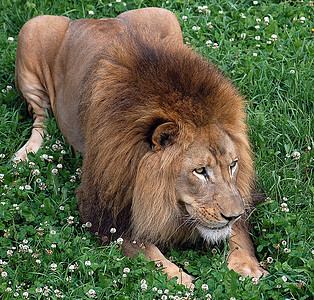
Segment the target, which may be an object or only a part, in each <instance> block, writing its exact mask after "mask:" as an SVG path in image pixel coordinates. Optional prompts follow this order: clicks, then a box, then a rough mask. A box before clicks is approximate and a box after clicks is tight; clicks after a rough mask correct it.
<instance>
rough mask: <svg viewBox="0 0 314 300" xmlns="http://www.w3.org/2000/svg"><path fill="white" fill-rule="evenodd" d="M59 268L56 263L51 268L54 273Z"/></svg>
mask: <svg viewBox="0 0 314 300" xmlns="http://www.w3.org/2000/svg"><path fill="white" fill-rule="evenodd" d="M57 267H58V265H57V264H55V263H52V264H51V265H50V268H51V270H52V271H56V270H57Z"/></svg>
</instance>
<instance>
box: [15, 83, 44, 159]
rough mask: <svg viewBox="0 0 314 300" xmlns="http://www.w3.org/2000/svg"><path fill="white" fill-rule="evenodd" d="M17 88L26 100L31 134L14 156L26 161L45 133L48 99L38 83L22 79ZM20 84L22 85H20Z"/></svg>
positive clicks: (40, 142) (37, 148) (36, 148)
mask: <svg viewBox="0 0 314 300" xmlns="http://www.w3.org/2000/svg"><path fill="white" fill-rule="evenodd" d="M21 81H22V82H20V86H19V87H18V89H19V92H20V94H21V95H22V97H23V98H24V99H25V100H26V103H27V106H28V110H29V112H30V113H31V114H32V115H33V120H34V122H33V128H32V134H31V137H30V138H29V140H28V141H27V142H26V144H25V145H24V146H23V147H22V148H21V149H19V150H18V151H17V152H16V153H15V156H16V157H18V158H20V159H21V160H26V159H27V154H28V153H30V152H33V153H36V152H37V151H38V150H39V148H40V146H41V144H42V142H43V136H44V133H45V131H46V130H45V128H44V122H45V120H46V111H47V109H49V108H50V103H49V98H48V96H47V94H46V93H45V92H44V91H43V90H42V86H41V84H40V81H39V80H38V82H36V80H35V81H28V80H27V79H22V80H21ZM21 83H22V84H21Z"/></svg>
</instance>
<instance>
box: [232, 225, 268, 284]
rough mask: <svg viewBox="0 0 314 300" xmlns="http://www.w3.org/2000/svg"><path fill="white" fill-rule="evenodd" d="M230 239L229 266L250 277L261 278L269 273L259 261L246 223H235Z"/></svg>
mask: <svg viewBox="0 0 314 300" xmlns="http://www.w3.org/2000/svg"><path fill="white" fill-rule="evenodd" d="M233 227H234V228H233V230H232V237H231V238H230V241H229V246H230V251H229V254H228V259H227V261H228V268H229V269H230V270H231V269H232V270H234V271H235V272H237V273H239V274H241V275H244V276H249V277H256V278H259V277H261V276H263V275H264V276H265V275H267V274H268V272H267V271H266V270H264V269H263V268H262V267H261V266H260V265H259V262H258V261H257V258H256V256H255V253H254V246H253V243H252V240H251V238H250V235H249V232H248V230H247V227H246V225H245V224H244V223H242V224H241V223H239V224H235V225H234V226H233Z"/></svg>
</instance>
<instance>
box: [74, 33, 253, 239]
mask: <svg viewBox="0 0 314 300" xmlns="http://www.w3.org/2000/svg"><path fill="white" fill-rule="evenodd" d="M245 117H246V115H245V113H244V101H243V98H242V97H241V96H240V95H239V93H238V92H237V90H236V88H235V87H234V86H233V85H232V84H231V82H230V81H229V80H228V79H226V78H225V77H224V76H223V74H222V73H221V72H220V71H219V70H218V69H217V68H215V67H214V66H213V65H212V64H211V63H209V62H208V61H206V60H205V59H203V58H202V57H200V56H199V55H198V54H196V53H195V52H193V51H191V49H190V48H188V47H187V46H186V45H184V44H182V45H180V44H178V43H175V44H174V43H171V41H169V40H161V39H160V38H157V37H147V38H143V37H139V36H136V35H128V36H124V37H121V38H120V39H119V40H118V41H115V42H112V44H111V45H110V46H108V47H107V48H106V49H104V51H103V53H102V54H101V56H99V59H98V60H97V61H95V65H94V67H93V68H92V69H91V70H90V71H89V72H88V74H87V75H86V77H85V80H84V82H83V83H82V90H81V91H80V118H81V121H82V126H83V129H84V136H85V149H86V152H85V155H84V162H83V177H82V183H81V186H80V188H79V190H78V198H79V209H80V214H81V217H82V220H83V222H87V221H89V222H91V223H92V227H91V230H92V231H93V232H97V233H98V234H99V235H100V236H109V235H110V233H109V230H110V228H111V227H115V228H116V229H117V234H118V235H121V234H124V235H127V236H128V237H129V238H134V239H137V240H142V241H149V242H153V243H164V242H166V241H167V242H183V241H185V240H187V239H188V238H189V237H190V235H191V232H189V229H188V228H186V227H184V226H182V222H183V221H182V212H181V209H180V205H179V204H178V202H177V200H176V195H175V179H176V176H177V174H178V172H179V171H180V164H181V158H182V153H183V151H184V149H186V147H188V145H189V144H190V143H191V142H192V141H193V140H194V139H197V138H198V137H197V134H196V132H197V129H200V128H202V129H203V130H207V131H208V132H210V135H211V136H215V135H216V134H217V133H216V132H214V131H213V130H212V129H211V128H212V125H213V124H215V126H217V125H218V126H219V127H220V128H221V129H222V130H224V131H225V132H226V133H227V134H228V135H229V136H230V137H231V139H232V140H233V142H234V146H235V150H236V152H237V154H238V157H239V168H240V170H239V175H238V179H237V186H238V189H239V191H240V193H241V195H242V197H243V198H244V199H245V201H246V203H247V204H250V201H251V197H250V189H251V182H252V172H253V168H252V159H251V153H250V145H249V142H248V138H247V133H246V131H247V128H246V125H245ZM165 122H173V123H174V124H176V126H177V132H178V134H177V137H176V141H175V143H173V144H172V145H171V146H170V147H163V148H162V149H155V150H153V149H152V147H153V144H152V135H153V133H154V130H155V129H156V128H157V127H158V126H159V125H161V124H163V123H165Z"/></svg>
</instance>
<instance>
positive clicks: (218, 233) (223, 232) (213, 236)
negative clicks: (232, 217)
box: [196, 225, 232, 244]
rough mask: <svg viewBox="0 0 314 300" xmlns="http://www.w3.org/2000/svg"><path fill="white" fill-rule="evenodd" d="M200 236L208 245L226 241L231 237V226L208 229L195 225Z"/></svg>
mask: <svg viewBox="0 0 314 300" xmlns="http://www.w3.org/2000/svg"><path fill="white" fill-rule="evenodd" d="M196 228H197V229H198V231H199V233H200V235H201V236H202V237H203V239H205V241H207V243H209V244H215V243H218V242H221V241H224V240H226V239H227V238H228V237H230V235H231V229H232V228H231V226H230V225H226V226H223V227H221V228H209V227H205V226H202V225H197V226H196Z"/></svg>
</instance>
